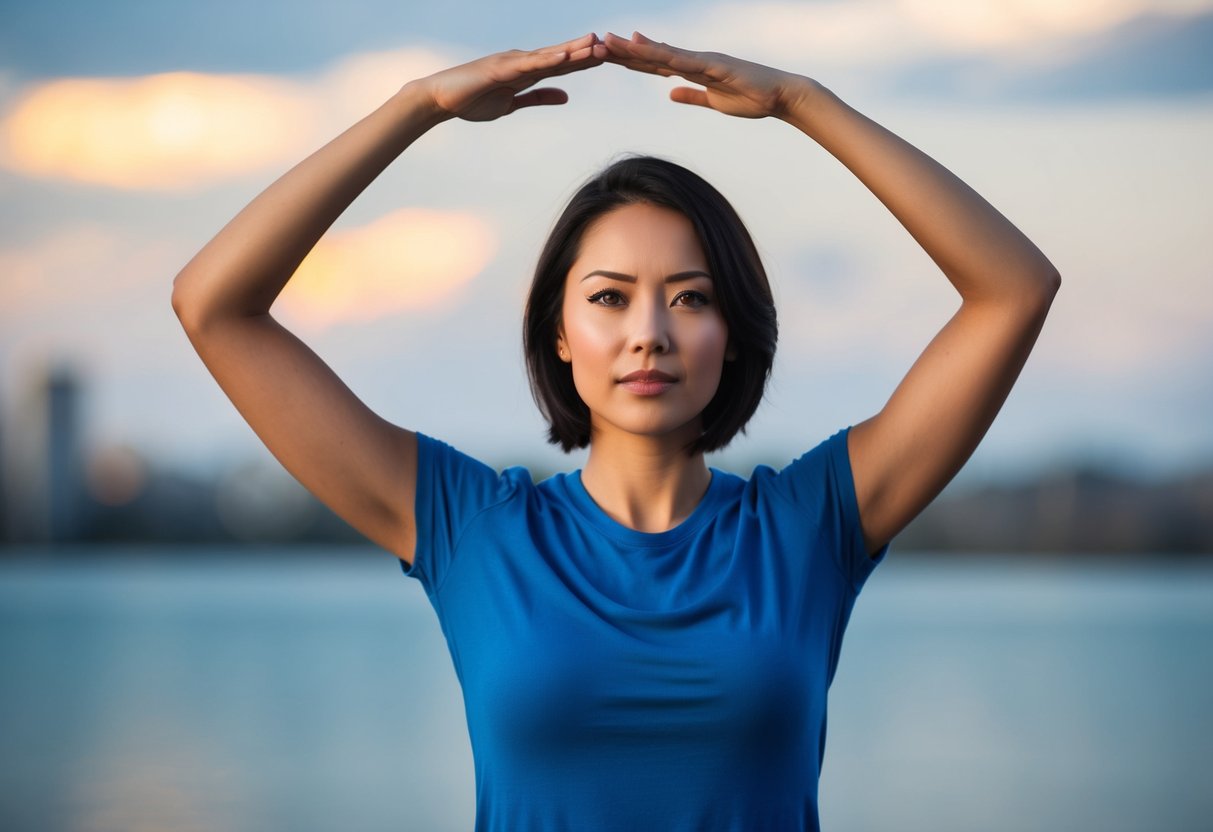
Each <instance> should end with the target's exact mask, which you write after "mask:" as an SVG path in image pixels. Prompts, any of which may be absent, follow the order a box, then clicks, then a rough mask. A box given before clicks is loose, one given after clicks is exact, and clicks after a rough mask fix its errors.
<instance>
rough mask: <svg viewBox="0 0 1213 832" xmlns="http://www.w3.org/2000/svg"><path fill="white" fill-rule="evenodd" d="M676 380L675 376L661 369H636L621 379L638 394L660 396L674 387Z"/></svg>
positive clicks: (632, 391) (625, 385)
mask: <svg viewBox="0 0 1213 832" xmlns="http://www.w3.org/2000/svg"><path fill="white" fill-rule="evenodd" d="M675 381H677V379H676V378H674V376H672V375H670V374H669V373H663V372H661V370H635V371H633V372H630V373H628V374H627V375H626V376H624V377H623V378H621V379H619V383H620V384H621V385H623V386H624V387H625V388H626V389H627V390H628V391H629V392H631V393H635V394H636V395H637V396H659V395H661V394H662V393H664V392H665V391H666V390H669V389H670V388H671V387H673V386H674V382H675Z"/></svg>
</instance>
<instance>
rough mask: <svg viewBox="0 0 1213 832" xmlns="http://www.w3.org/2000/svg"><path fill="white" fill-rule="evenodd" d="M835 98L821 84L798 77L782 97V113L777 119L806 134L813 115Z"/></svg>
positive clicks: (810, 79)
mask: <svg viewBox="0 0 1213 832" xmlns="http://www.w3.org/2000/svg"><path fill="white" fill-rule="evenodd" d="M835 98H836V96H835V95H834V93H832V92H830V90H828V89H827V88H826V87H825V86H824V85H822V84H821V83H819V82H817V81H814V80H813V79H812V78H808V77H805V76H799V77H798V79H797V81H796V83H794V84H792V85H790V87H789V89H788V91H787V92H786V93H785V95H784V104H783V111H782V112H781V113H780V114H779V117H780V118H781V119H782V120H783V121H786V122H787V123H788V124H790V125H792V126H793V127H795V128H797V129H798V130H801V131H803V132H808V128H809V125H810V124H811V123H812V120H813V117H814V115H816V114H817V113H819V112H820V111H821V109H822V107H823V106H824V105H826V104H827V103H828V102H829V101H830V100H831V99H835Z"/></svg>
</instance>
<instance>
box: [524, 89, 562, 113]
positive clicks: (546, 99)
mask: <svg viewBox="0 0 1213 832" xmlns="http://www.w3.org/2000/svg"><path fill="white" fill-rule="evenodd" d="M568 100H569V95H568V93H566V92H565V91H564V90H561V89H556V88H555V87H540V88H539V89H537V90H531V91H529V92H524V93H523V94H522V95H516V96H514V110H521V109H523V108H524V107H538V106H545V105H549V104H565V103H567V102H568Z"/></svg>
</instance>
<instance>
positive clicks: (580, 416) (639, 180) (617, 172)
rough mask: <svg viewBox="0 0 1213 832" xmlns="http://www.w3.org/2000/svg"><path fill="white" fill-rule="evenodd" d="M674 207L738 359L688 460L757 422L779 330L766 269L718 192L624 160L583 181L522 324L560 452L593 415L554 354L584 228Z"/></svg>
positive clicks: (648, 160) (686, 176) (647, 163)
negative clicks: (633, 211) (615, 216)
mask: <svg viewBox="0 0 1213 832" xmlns="http://www.w3.org/2000/svg"><path fill="white" fill-rule="evenodd" d="M638 203H639V204H649V205H655V206H661V207H663V208H671V209H673V210H675V211H677V212H679V213H680V214H683V215H684V216H686V217H687V219H689V220H690V221H691V225H692V226H694V228H695V233H696V235H697V236H698V238H699V243H700V245H701V246H703V251H704V255H705V256H706V258H707V263H708V271H709V272H710V273H711V275H712V281H713V284H714V289H715V296H716V300H717V303H718V304H719V307H720V311H721V314H722V316H723V317H724V321H725V324H726V325H727V326H728V331H729V343H730V346H731V348H732V351H733V352H734V353H735V358H733V359H731V360H726V361H725V363H724V368H723V371H722V373H721V376H720V386H719V388H718V389H717V390H716V395H715V396H714V397H713V398H712V400H711V401H710V402H708V405H707V407H705V408H704V411H703V417H702V418H703V433H702V434H701V435H700V436H699V438H698V439H697V440H696V441H695V442H693V443H692V444H691V445H690V446H689V447H688V448H687V450H688V452H690V453H695V452H698V451H714V450H717V449H719V448H723V447H724V446H725V445H727V444H728V443H729V442H730V441H731V440H732V439H733V437H734V436H736V435H737V432H738V431H743V430H744V429H745V425H746V422H748V421H749V420H750V417H751V416H753V415H754V411H755V410H756V409H757V408H758V403H759V402H760V401H761V400H762V393H763V390H764V389H765V387H766V382H767V377H768V376H769V375H770V372H771V364H772V362H773V361H774V359H775V341H776V339H777V337H778V325H777V323H776V320H775V303H774V300H773V298H772V297H771V287H770V284H769V283H768V282H767V275H766V270H765V269H763V267H762V261H761V259H760V258H759V256H758V250H757V249H756V248H755V247H754V241H753V240H752V239H751V238H750V233H749V232H748V231H747V230H746V227H745V225H743V224H742V222H741V218H740V217H738V216H737V212H736V211H734V210H733V206H732V205H730V204H729V203H728V200H726V199H725V198H724V197H723V196H722V195H721V194H720V192H719V191H717V190H716V189H715V188H713V187H712V186H711V185H709V184H708V183H707V182H706V181H705V180H704V179H703V178H702V177H700V176H699V175H697V174H695V173H692V172H691V171H689V170H687V169H686V168H684V167H681V166H679V165H676V164H674V163H673V162H668V161H666V160H664V159H657V158H654V157H652V156H631V157H627V158H624V159H621V160H619V161H617V162H615V163H613V164H611V165H610V166H608V167H607V168H605V169H604V170H602V171H601V172H600V173H598V174H597V175H596V176H594V177H593V178H591V179H590V180H589V181H588V182H586V183H585V184H584V185H583V186H582V187H581V189H580V190H578V191H577V193H576V194H574V195H573V198H572V199H571V200H570V201H569V204H568V206H567V207H566V208H565V209H564V213H563V214H561V215H560V219H558V220H557V221H556V225H555V227H554V228H553V229H552V233H551V234H550V235H549V236H548V239H547V243H546V244H545V245H544V247H543V251H542V253H541V254H540V255H539V263H538V264H537V265H536V267H535V278H534V280H533V281H532V283H531V292H530V296H529V298H528V299H527V305H526V314H525V317H524V320H523V334H522V341H523V350H524V351H525V353H526V362H527V373H528V375H529V376H530V380H531V393H532V394H533V395H534V397H535V402H536V403H537V404H538V405H539V409H540V411H541V412H542V413H543V415H544V417H545V418H546V419H547V421H548V425H549V428H548V441H550V442H553V443H555V444H558V445H560V447H561V448H562V449H564V450H565V451H566V452H567V451H571V450H572V449H573V448H584V447H585V446H586V445H588V444H589V441H590V410H589V408H588V407H586V405H585V402H583V401H582V400H581V397H580V396H579V395H578V394H577V388H576V387H575V386H574V384H573V371H572V368H571V367H570V366H569V365H568V364H567V363H565V362H564V361H562V360H561V359H560V358H559V357H558V356H557V354H556V340H557V334H558V330H559V327H560V323H561V309H562V306H563V303H564V287H565V281H566V279H567V277H568V273H569V269H571V268H572V267H573V263H574V262H575V261H576V259H577V254H578V251H579V249H580V247H581V239H582V236H583V235H584V234H585V230H586V229H587V228H588V227H589V226H590V225H591V224H592V223H593V222H594V221H595V220H597V219H598V218H599V217H601V216H603V215H605V214H608V213H610V212H611V211H613V210H615V209H617V208H620V207H622V206H624V205H634V204H638Z"/></svg>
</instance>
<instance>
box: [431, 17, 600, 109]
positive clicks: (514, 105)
mask: <svg viewBox="0 0 1213 832" xmlns="http://www.w3.org/2000/svg"><path fill="white" fill-rule="evenodd" d="M606 56H607V49H606V47H605V46H603V45H602V42H601V41H600V40H598V36H597V35H595V34H594V33H592V32H591V33H590V34H588V35H583V36H582V37H579V38H577V39H575V40H570V41H567V42H565V43H561V44H557V45H555V46H547V47H543V48H541V49H534V50H531V51H529V52H524V51H522V50H519V49H513V50H511V51H509V52H498V53H497V54H496V55H488V56H487V57H484V58H480V59H479V60H475V61H472V62H470V63H466V64H461V65H459V66H456V67H451V68H450V69H444V70H443V71H441V72H437V73H435V74H433V75H429V76H427V77H425V78H420V79H418V80H416V81H412V82H410V85H416V86H417V87H418V88H420V89H422V90H424V91H425V93H426V95H427V96H428V97H429V98H430V99H431V100H432V101H433V103H434V107H435V109H436V111H437V112H438V114H439V115H440V117H443V118H461V119H464V120H466V121H492V120H493V119H497V118H501V117H502V116H504V115H509V114H510V113H512V112H514V111H515V110H518V109H521V108H523V107H532V106H535V105H544V104H564V103H565V102H566V101H568V99H569V97H568V95H567V94H566V93H565V92H564V90H560V89H555V88H552V87H542V88H540V89H536V90H530V91H529V92H523V90H526V89H528V88H529V87H532V86H534V85H535V84H536V83H538V82H539V81H542V80H544V79H545V78H551V77H553V76H556V75H567V74H568V73H570V72H578V71H580V70H583V69H589V68H591V67H595V66H598V65H600V64H601V63H602V62H603V60H604V59H605V58H606Z"/></svg>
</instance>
